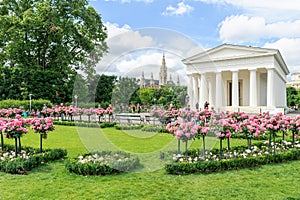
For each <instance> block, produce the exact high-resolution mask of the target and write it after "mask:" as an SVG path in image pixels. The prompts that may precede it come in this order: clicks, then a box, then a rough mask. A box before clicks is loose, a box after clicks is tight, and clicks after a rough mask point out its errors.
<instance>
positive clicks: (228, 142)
mask: <svg viewBox="0 0 300 200" xmlns="http://www.w3.org/2000/svg"><path fill="white" fill-rule="evenodd" d="M227 148H228V150H230V138H229V137H228V138H227Z"/></svg>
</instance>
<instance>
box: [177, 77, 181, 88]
mask: <svg viewBox="0 0 300 200" xmlns="http://www.w3.org/2000/svg"><path fill="white" fill-rule="evenodd" d="M177 86H180V79H179V75H177Z"/></svg>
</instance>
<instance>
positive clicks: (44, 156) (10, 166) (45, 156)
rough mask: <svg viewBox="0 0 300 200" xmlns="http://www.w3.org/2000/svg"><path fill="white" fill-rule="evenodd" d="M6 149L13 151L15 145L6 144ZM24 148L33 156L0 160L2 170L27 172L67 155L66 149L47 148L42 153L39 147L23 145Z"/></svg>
mask: <svg viewBox="0 0 300 200" xmlns="http://www.w3.org/2000/svg"><path fill="white" fill-rule="evenodd" d="M5 150H6V151H13V150H14V146H12V145H6V146H5ZM22 150H25V151H26V152H30V154H31V156H29V158H28V159H25V158H21V157H18V158H16V159H14V160H12V161H6V160H0V171H2V172H6V173H11V174H27V173H28V171H30V170H31V169H33V168H35V167H37V166H39V165H41V164H44V163H47V162H49V161H54V160H58V159H61V158H64V157H65V156H66V155H67V151H66V150H65V149H46V150H44V151H43V152H42V153H36V152H39V149H35V148H32V147H23V148H22Z"/></svg>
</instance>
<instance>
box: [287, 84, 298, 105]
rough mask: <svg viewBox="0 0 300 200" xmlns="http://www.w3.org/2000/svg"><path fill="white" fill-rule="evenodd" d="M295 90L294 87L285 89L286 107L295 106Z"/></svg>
mask: <svg viewBox="0 0 300 200" xmlns="http://www.w3.org/2000/svg"><path fill="white" fill-rule="evenodd" d="M297 93H298V92H297V90H296V89H295V88H294V87H287V88H286V96H287V106H289V107H290V106H295V103H296V101H299V100H297Z"/></svg>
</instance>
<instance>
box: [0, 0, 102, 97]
mask: <svg viewBox="0 0 300 200" xmlns="http://www.w3.org/2000/svg"><path fill="white" fill-rule="evenodd" d="M106 38H107V34H106V27H105V26H104V25H103V24H102V21H101V16H100V15H99V14H98V13H97V12H96V11H95V9H94V8H92V7H91V6H88V1H86V0H76V1H74V0H71V1H69V0H60V1H50V0H46V1H44V0H32V1H27V0H19V1H16V0H3V1H0V41H1V42H0V49H1V51H0V67H1V69H0V71H1V72H0V85H1V86H2V87H0V94H1V96H0V99H9V98H11V99H28V94H29V93H32V94H34V95H35V98H36V99H39V98H43V99H48V100H51V102H53V103H60V102H71V101H72V91H73V85H74V81H75V76H76V70H81V71H82V72H84V73H86V74H87V75H88V77H90V76H92V75H93V74H94V73H95V63H97V62H98V61H99V60H100V58H101V57H102V56H103V53H105V52H106V51H107V45H106V43H105V39H106ZM83 91H85V90H83ZM83 93H84V92H83ZM83 93H80V94H77V95H78V96H80V98H82V100H83V99H86V98H85V96H84V94H83Z"/></svg>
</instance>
